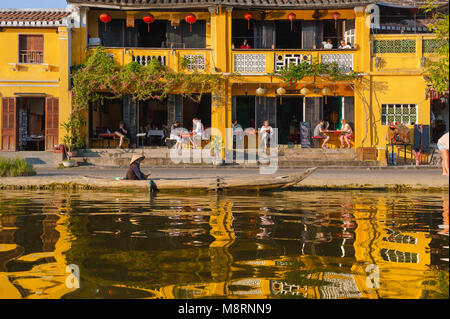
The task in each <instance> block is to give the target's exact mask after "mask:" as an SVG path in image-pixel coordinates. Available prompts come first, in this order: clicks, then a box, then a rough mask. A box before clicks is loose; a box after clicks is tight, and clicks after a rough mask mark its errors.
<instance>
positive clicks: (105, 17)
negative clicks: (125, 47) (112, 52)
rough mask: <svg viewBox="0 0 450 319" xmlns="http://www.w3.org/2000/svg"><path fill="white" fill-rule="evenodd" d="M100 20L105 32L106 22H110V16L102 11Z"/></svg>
mask: <svg viewBox="0 0 450 319" xmlns="http://www.w3.org/2000/svg"><path fill="white" fill-rule="evenodd" d="M100 20H101V21H102V22H103V23H104V24H105V32H106V24H107V23H110V22H111V16H110V15H109V14H106V13H103V14H101V15H100Z"/></svg>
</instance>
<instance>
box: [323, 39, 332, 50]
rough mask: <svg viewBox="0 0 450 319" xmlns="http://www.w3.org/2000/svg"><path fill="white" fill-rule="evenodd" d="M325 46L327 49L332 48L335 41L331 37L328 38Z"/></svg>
mask: <svg viewBox="0 0 450 319" xmlns="http://www.w3.org/2000/svg"><path fill="white" fill-rule="evenodd" d="M323 48H324V49H325V50H331V49H332V48H333V42H331V39H328V40H327V43H325V44H324V46H323Z"/></svg>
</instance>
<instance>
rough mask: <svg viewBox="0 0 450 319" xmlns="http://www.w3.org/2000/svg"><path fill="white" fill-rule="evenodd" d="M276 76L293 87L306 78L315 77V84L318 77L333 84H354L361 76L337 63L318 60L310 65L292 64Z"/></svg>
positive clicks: (306, 63)
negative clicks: (339, 82) (341, 82)
mask: <svg viewBox="0 0 450 319" xmlns="http://www.w3.org/2000/svg"><path fill="white" fill-rule="evenodd" d="M274 75H275V76H278V77H279V78H280V79H281V80H283V81H284V82H287V83H289V84H291V85H292V84H296V83H297V82H299V81H301V80H302V79H303V78H305V77H313V79H314V82H316V79H317V77H320V78H321V79H326V80H329V81H332V82H336V81H348V82H352V81H354V80H355V79H357V78H358V77H359V76H360V75H359V74H358V73H356V72H354V71H349V70H347V69H345V68H342V67H340V66H339V65H338V64H337V63H336V62H333V63H322V62H319V61H317V60H313V61H311V62H310V63H308V62H302V63H298V64H290V65H289V66H288V67H286V68H284V69H282V70H280V71H278V73H276V74H274Z"/></svg>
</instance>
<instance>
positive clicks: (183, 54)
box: [106, 48, 211, 72]
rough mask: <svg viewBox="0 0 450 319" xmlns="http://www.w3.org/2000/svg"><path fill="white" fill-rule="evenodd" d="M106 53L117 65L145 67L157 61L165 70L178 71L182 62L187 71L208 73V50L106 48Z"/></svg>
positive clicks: (209, 51) (209, 58) (209, 53)
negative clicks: (129, 64)
mask: <svg viewBox="0 0 450 319" xmlns="http://www.w3.org/2000/svg"><path fill="white" fill-rule="evenodd" d="M106 51H107V52H108V54H110V55H111V56H112V58H113V59H114V61H115V62H116V63H117V64H119V65H126V64H128V63H130V62H137V63H139V64H140V65H144V66H145V65H148V64H149V63H150V62H151V61H152V60H157V61H159V62H160V63H161V65H164V66H166V67H167V68H169V69H171V70H174V71H179V70H180V69H181V65H182V64H183V61H184V67H185V68H186V69H187V70H188V71H199V72H209V71H210V61H211V50H208V49H153V48H152V49H145V48H127V49H124V48H106Z"/></svg>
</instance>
